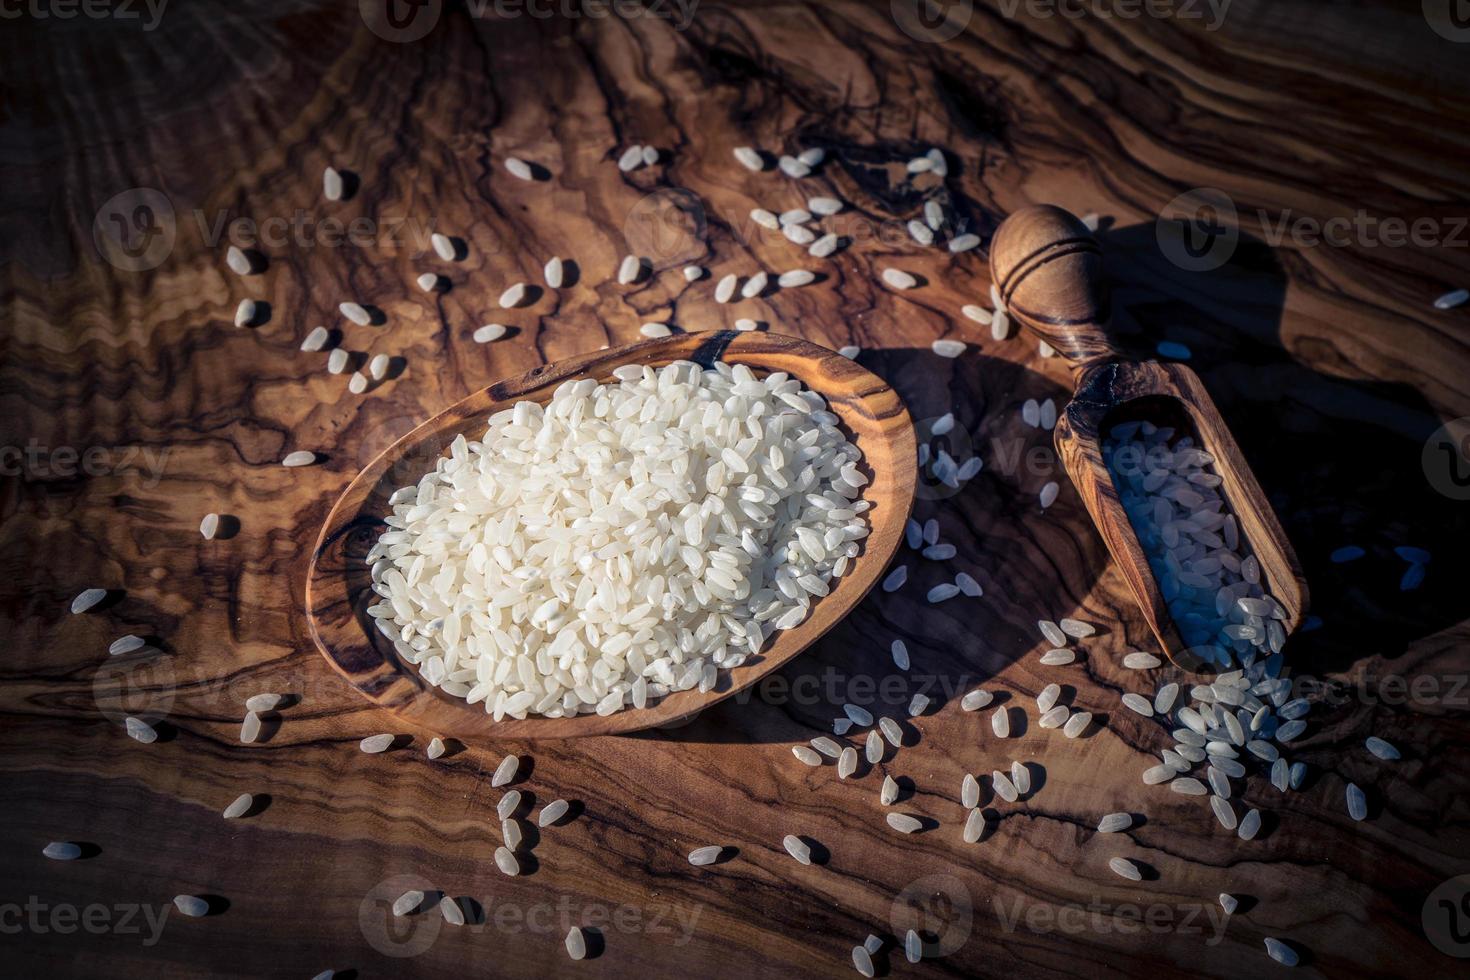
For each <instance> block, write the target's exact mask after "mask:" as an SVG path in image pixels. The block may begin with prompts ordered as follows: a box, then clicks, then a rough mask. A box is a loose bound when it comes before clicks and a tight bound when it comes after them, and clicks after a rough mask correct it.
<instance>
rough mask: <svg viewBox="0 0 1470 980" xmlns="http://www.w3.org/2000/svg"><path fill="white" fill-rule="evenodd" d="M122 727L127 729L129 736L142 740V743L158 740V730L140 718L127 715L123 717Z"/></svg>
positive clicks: (146, 743)
mask: <svg viewBox="0 0 1470 980" xmlns="http://www.w3.org/2000/svg"><path fill="white" fill-rule="evenodd" d="M123 728H124V729H125V730H126V731H127V733H128V736H129V737H130V738H133V739H135V740H136V741H139V742H142V743H143V744H144V745H148V744H150V743H152V742H156V741H158V730H157V729H156V728H154V727H153V726H152V725H150V724H148V722H146V721H144V720H143V719H142V718H136V717H134V716H133V715H128V716H127V717H126V718H124V719H123Z"/></svg>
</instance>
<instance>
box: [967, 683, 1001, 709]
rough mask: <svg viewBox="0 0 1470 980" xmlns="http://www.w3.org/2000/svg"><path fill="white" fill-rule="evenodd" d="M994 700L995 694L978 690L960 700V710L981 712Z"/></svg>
mask: <svg viewBox="0 0 1470 980" xmlns="http://www.w3.org/2000/svg"><path fill="white" fill-rule="evenodd" d="M993 700H995V695H994V694H991V693H990V692H989V691H984V690H980V689H978V688H977V689H976V690H973V691H971V692H970V693H968V694H966V695H965V696H964V697H962V698H960V708H961V709H963V710H965V711H979V710H980V709H981V708H983V707H985V706H986V705H988V704H989V703H990V702H991V701H993Z"/></svg>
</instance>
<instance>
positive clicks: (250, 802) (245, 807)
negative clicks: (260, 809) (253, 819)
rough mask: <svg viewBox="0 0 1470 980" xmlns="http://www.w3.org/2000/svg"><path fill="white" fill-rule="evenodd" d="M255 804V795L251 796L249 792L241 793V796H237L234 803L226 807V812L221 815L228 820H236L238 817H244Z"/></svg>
mask: <svg viewBox="0 0 1470 980" xmlns="http://www.w3.org/2000/svg"><path fill="white" fill-rule="evenodd" d="M254 805H255V797H253V796H251V795H250V794H249V793H241V794H240V795H239V796H237V797H235V801H234V802H233V803H231V804H230V805H229V806H227V807H225V812H224V813H223V814H221V815H222V816H223V817H224V818H225V819H226V820H234V819H236V818H238V817H243V816H244V815H245V814H246V813H248V812H249V811H250V808H251V807H252V806H254Z"/></svg>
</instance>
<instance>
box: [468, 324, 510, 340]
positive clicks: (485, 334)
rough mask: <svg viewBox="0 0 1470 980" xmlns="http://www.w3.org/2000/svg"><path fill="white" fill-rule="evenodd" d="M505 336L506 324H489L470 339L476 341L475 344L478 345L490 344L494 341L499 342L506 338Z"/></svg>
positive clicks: (476, 331) (479, 329) (477, 330)
mask: <svg viewBox="0 0 1470 980" xmlns="http://www.w3.org/2000/svg"><path fill="white" fill-rule="evenodd" d="M505 334H506V329H505V324H503V323H487V324H485V325H484V326H483V327H480V328H478V329H476V330H475V332H474V333H473V334H471V335H470V338H471V339H472V340H474V342H475V343H477V344H488V343H491V342H493V341H496V340H499V339H500V338H501V337H504V336H505Z"/></svg>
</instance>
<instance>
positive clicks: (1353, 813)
mask: <svg viewBox="0 0 1470 980" xmlns="http://www.w3.org/2000/svg"><path fill="white" fill-rule="evenodd" d="M1347 810H1348V816H1350V817H1352V818H1353V819H1354V820H1365V819H1367V817H1368V797H1367V796H1366V795H1364V793H1363V791H1362V789H1360V788H1359V787H1358V784H1357V783H1348V784H1347Z"/></svg>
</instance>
